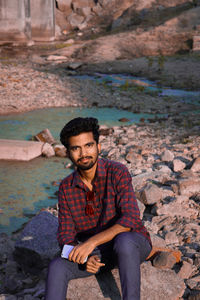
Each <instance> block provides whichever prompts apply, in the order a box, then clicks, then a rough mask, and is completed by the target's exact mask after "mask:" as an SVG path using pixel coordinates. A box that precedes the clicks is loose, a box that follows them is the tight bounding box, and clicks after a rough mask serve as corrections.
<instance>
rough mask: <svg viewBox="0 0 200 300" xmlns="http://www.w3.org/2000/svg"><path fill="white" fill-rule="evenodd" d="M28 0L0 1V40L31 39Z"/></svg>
mask: <svg viewBox="0 0 200 300" xmlns="http://www.w3.org/2000/svg"><path fill="white" fill-rule="evenodd" d="M29 1H30V0H15V1H13V0H0V40H3V41H9V40H15V41H16V40H17V41H24V40H29V39H31V28H30V7H29Z"/></svg>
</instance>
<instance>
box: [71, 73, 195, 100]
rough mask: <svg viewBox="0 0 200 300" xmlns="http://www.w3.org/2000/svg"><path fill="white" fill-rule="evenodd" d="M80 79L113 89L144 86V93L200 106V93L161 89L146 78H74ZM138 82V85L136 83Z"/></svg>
mask: <svg viewBox="0 0 200 300" xmlns="http://www.w3.org/2000/svg"><path fill="white" fill-rule="evenodd" d="M74 77H76V78H79V79H90V80H94V81H96V82H98V83H104V84H107V85H112V86H113V87H120V86H122V85H124V84H128V85H130V86H131V84H136V85H138V86H144V91H146V92H148V91H155V92H158V95H159V96H160V97H163V96H169V97H170V96H172V97H176V99H177V100H179V101H180V102H184V103H193V104H197V105H199V104H200V91H187V90H184V89H182V90H180V89H173V88H170V87H162V88H161V87H159V86H158V85H157V84H156V82H154V81H151V80H148V79H146V78H142V77H141V78H140V77H135V76H131V75H125V74H101V73H96V74H95V75H94V76H91V75H76V76H74ZM136 82H137V83H136Z"/></svg>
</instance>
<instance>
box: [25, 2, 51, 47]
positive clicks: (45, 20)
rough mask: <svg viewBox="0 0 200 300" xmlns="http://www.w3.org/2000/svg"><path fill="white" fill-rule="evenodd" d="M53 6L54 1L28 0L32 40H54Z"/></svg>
mask: <svg viewBox="0 0 200 300" xmlns="http://www.w3.org/2000/svg"><path fill="white" fill-rule="evenodd" d="M54 5H55V1H54V0H30V7H31V10H30V11H31V29H32V39H33V40H35V41H52V40H54V37H55V22H54Z"/></svg>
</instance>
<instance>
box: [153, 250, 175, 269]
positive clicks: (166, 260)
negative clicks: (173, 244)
mask: <svg viewBox="0 0 200 300" xmlns="http://www.w3.org/2000/svg"><path fill="white" fill-rule="evenodd" d="M175 263H176V258H175V257H174V255H173V254H172V253H171V252H160V253H158V254H157V255H156V257H155V258H154V259H153V266H154V267H156V268H159V269H172V268H173V266H174V264H175Z"/></svg>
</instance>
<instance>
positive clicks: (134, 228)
mask: <svg viewBox="0 0 200 300" xmlns="http://www.w3.org/2000/svg"><path fill="white" fill-rule="evenodd" d="M60 138H61V142H62V144H63V145H64V146H65V147H66V149H67V154H68V157H69V158H70V159H71V161H72V162H73V163H74V165H75V166H76V171H74V172H73V173H72V174H70V175H69V176H68V177H66V178H65V179H64V180H63V181H62V182H61V184H60V188H59V198H58V203H59V216H58V218H59V228H58V241H59V244H60V245H61V246H63V245H65V244H72V245H75V247H74V248H73V250H72V251H71V252H70V254H69V258H68V260H67V259H64V258H61V257H58V258H55V259H54V260H53V261H52V262H51V263H50V265H49V271H48V278H47V286H46V298H45V299H46V300H65V299H66V293H67V286H68V282H69V280H71V279H74V278H80V277H86V276H90V275H92V274H95V273H97V272H98V271H100V269H106V268H108V269H109V268H113V267H114V266H115V265H117V266H118V268H119V274H120V282H121V288H122V297H123V300H139V299H140V263H141V262H142V261H144V260H145V258H146V257H147V256H148V255H149V253H150V251H151V241H150V237H149V234H148V232H147V230H146V229H145V227H144V226H143V225H142V222H141V220H140V216H139V215H140V214H139V209H138V205H137V201H136V199H135V195H134V192H133V187H132V183H131V182H132V180H131V176H130V174H129V172H128V170H127V168H126V167H125V166H124V165H122V164H121V163H118V162H114V161H109V160H106V159H102V158H99V153H100V150H101V147H100V144H99V126H98V120H97V119H94V118H76V119H73V120H71V121H70V122H69V123H67V124H66V125H65V127H64V128H63V129H62V131H61V134H60ZM86 259H87V261H86V263H85V260H86Z"/></svg>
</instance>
